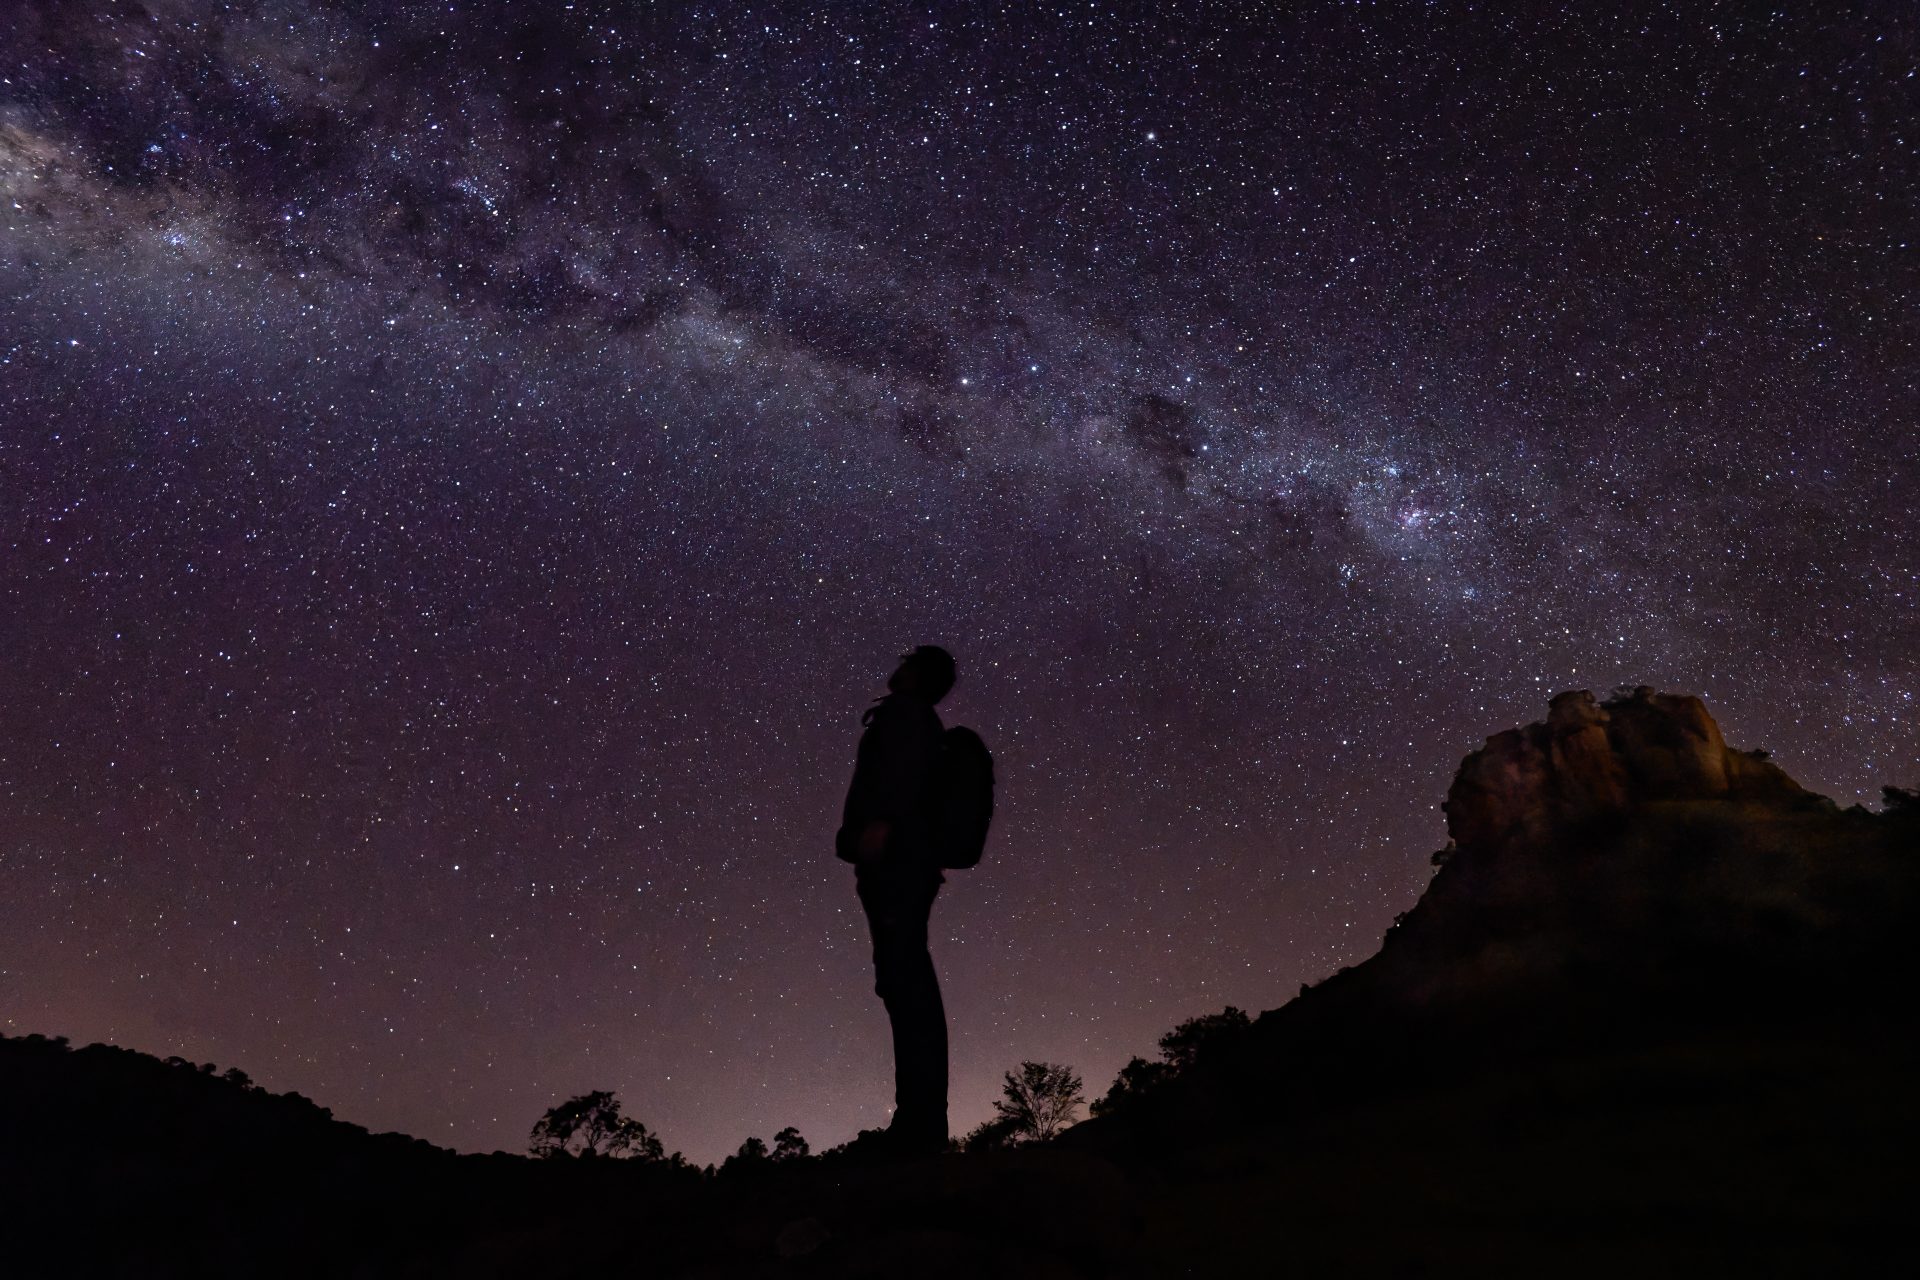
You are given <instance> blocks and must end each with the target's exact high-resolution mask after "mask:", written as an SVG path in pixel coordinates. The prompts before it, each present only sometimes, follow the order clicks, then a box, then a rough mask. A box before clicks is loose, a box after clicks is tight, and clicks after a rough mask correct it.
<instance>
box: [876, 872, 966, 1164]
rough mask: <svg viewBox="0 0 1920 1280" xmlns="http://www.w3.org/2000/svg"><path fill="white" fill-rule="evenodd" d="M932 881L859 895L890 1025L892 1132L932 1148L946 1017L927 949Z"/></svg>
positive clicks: (943, 1127) (937, 1138)
mask: <svg viewBox="0 0 1920 1280" xmlns="http://www.w3.org/2000/svg"><path fill="white" fill-rule="evenodd" d="M938 893H939V886H938V885H937V884H936V885H934V886H932V887H931V888H929V889H925V890H922V889H920V888H918V887H915V888H913V889H910V890H907V891H904V892H899V891H895V892H884V893H882V892H863V893H862V894H861V895H860V901H861V905H862V906H864V907H865V908H866V912H867V921H868V924H869V925H870V926H871V928H872V930H873V968H874V978H875V982H874V990H875V991H876V992H877V993H878V994H879V996H880V999H881V1001H882V1002H883V1003H884V1004H885V1005H886V1008H887V1018H888V1020H889V1021H890V1022H891V1023H892V1026H893V1070H894V1095H893V1102H894V1118H893V1124H892V1126H890V1128H891V1131H892V1132H894V1133H895V1134H896V1135H898V1136H900V1137H902V1138H904V1139H906V1140H908V1141H910V1142H912V1143H913V1144H915V1145H917V1146H924V1147H927V1148H937V1147H941V1146H944V1145H945V1144H946V1140H947V1014H946V1008H945V1006H944V1005H943V1003H942V1002H941V999H940V980H939V978H938V976H937V975H936V974H935V973H934V969H933V956H932V955H931V954H930V953H929V952H928V950H927V925H928V920H929V917H930V916H931V914H932V910H933V900H934V897H935V896H936V895H937V894H938Z"/></svg>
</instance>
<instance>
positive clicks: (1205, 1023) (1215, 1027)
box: [1091, 1005, 1253, 1116]
mask: <svg viewBox="0 0 1920 1280" xmlns="http://www.w3.org/2000/svg"><path fill="white" fill-rule="evenodd" d="M1252 1026H1253V1023H1252V1021H1251V1020H1249V1019H1248V1017H1247V1015H1246V1014H1245V1013H1242V1012H1241V1011H1240V1010H1238V1009H1236V1008H1234V1007H1233V1006H1232V1005H1228V1006H1227V1007H1226V1008H1225V1009H1222V1010H1221V1011H1220V1012H1219V1013H1209V1014H1204V1015H1202V1016H1200V1017H1198V1018H1189V1019H1187V1020H1186V1021H1185V1022H1183V1023H1181V1024H1180V1025H1179V1026H1177V1027H1175V1028H1174V1029H1173V1030H1171V1031H1169V1032H1167V1034H1165V1035H1163V1036H1161V1037H1160V1042H1159V1043H1160V1061H1158V1062H1149V1061H1147V1060H1146V1059H1145V1058H1134V1059H1131V1060H1130V1061H1129V1062H1128V1063H1127V1065H1126V1066H1124V1067H1122V1068H1120V1075H1119V1077H1118V1078H1117V1079H1115V1080H1114V1082H1113V1085H1112V1087H1111V1088H1109V1089H1108V1090H1107V1095H1106V1097H1104V1098H1101V1099H1100V1100H1098V1101H1097V1102H1095V1103H1094V1104H1093V1106H1092V1108H1091V1110H1092V1112H1093V1114H1094V1115H1097V1116H1104V1115H1111V1114H1112V1113H1113V1112H1115V1111H1116V1110H1119V1109H1120V1108H1121V1107H1124V1106H1126V1105H1128V1104H1129V1103H1132V1102H1135V1101H1138V1100H1139V1099H1140V1098H1142V1097H1145V1096H1146V1095H1147V1094H1149V1093H1151V1092H1153V1091H1154V1090H1155V1089H1158V1088H1160V1087H1161V1086H1162V1085H1164V1084H1166V1083H1167V1082H1168V1081H1169V1080H1172V1079H1174V1078H1175V1077H1176V1076H1178V1075H1180V1074H1181V1073H1182V1072H1184V1071H1186V1070H1187V1069H1189V1068H1190V1067H1192V1066H1193V1064H1194V1063H1195V1062H1197V1061H1199V1060H1200V1058H1201V1057H1203V1056H1207V1055H1211V1054H1213V1053H1215V1052H1217V1051H1218V1050H1219V1047H1220V1046H1221V1045H1223V1044H1229V1043H1231V1042H1232V1041H1234V1040H1237V1039H1239V1038H1240V1037H1241V1036H1244V1035H1245V1034H1246V1033H1247V1031H1248V1030H1249V1029H1250V1028H1251V1027H1252Z"/></svg>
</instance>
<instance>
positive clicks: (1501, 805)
mask: <svg viewBox="0 0 1920 1280" xmlns="http://www.w3.org/2000/svg"><path fill="white" fill-rule="evenodd" d="M1800 794H1802V792H1801V788H1800V786H1799V784H1798V783H1796V782H1794V781H1793V779H1791V778H1789V777H1788V776H1787V775H1786V774H1785V773H1783V772H1782V771H1781V770H1780V769H1779V768H1778V767H1777V766H1775V765H1772V764H1770V763H1768V762H1767V761H1766V760H1765V759H1764V757H1762V756H1761V755H1759V754H1758V753H1754V752H1746V751H1738V750H1733V749H1730V748H1729V747H1728V746H1727V744H1726V740H1725V739H1724V738H1723V737H1722V736H1721V734H1720V726H1719V725H1717V724H1715V723H1714V720H1713V717H1712V716H1710V715H1708V714H1707V708H1706V704H1705V703H1703V702H1701V701H1700V699H1698V698H1695V697H1691V696H1689V695H1686V694H1669V693H1656V692H1654V691H1653V690H1652V689H1649V688H1645V687H1644V686H1643V687H1641V688H1638V689H1635V690H1634V691H1633V693H1632V694H1631V695H1630V696H1628V697H1625V698H1616V699H1613V700H1612V701H1609V702H1606V703H1601V702H1599V701H1598V700H1597V699H1595V697H1594V696H1593V694H1592V693H1591V692H1588V691H1587V690H1584V689H1583V690H1577V691H1570V692H1567V693H1562V694H1560V695H1559V696H1557V697H1555V698H1554V699H1553V701H1552V703H1550V704H1549V707H1548V711H1547V718H1546V720H1545V721H1542V722H1537V723H1534V724H1530V725H1527V726H1526V727H1525V728H1521V729H1509V730H1507V731H1506V732H1504V733H1499V734H1495V735H1494V736H1493V737H1491V738H1489V739H1487V745H1486V746H1485V747H1483V748H1481V749H1480V750H1479V751H1476V752H1474V753H1473V754H1472V755H1470V756H1468V757H1467V758H1466V760H1465V761H1463V762H1462V763H1461V766H1460V772H1459V773H1458V774H1457V775H1456V776H1455V777H1454V781H1453V786H1452V788H1451V789H1450V790H1449V791H1448V793H1447V803H1446V810H1447V831H1448V834H1449V835H1451V836H1452V837H1453V841H1454V843H1455V844H1456V845H1458V846H1459V847H1461V848H1463V849H1464V848H1488V847H1492V846H1495V845H1497V844H1499V843H1501V842H1510V841H1516V840H1518V841H1529V842H1530V841H1533V840H1538V839H1541V838H1544V837H1546V836H1549V835H1550V834H1552V833H1553V832H1555V831H1556V830H1560V829H1563V828H1565V827H1568V826H1569V825H1571V824H1576V823H1579V822H1582V821H1586V820H1590V819H1592V818H1594V817H1597V816H1601V815H1604V814H1606V813H1609V812H1618V811H1621V810H1625V809H1626V808H1627V807H1628V806H1630V805H1633V804H1636V803H1642V802H1651V801H1663V800H1711V799H1766V798H1778V799H1787V798H1789V797H1793V796H1798V795H1800Z"/></svg>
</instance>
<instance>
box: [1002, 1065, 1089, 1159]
mask: <svg viewBox="0 0 1920 1280" xmlns="http://www.w3.org/2000/svg"><path fill="white" fill-rule="evenodd" d="M1080 1088H1081V1083H1080V1076H1079V1073H1078V1072H1076V1071H1074V1069H1073V1068H1072V1067H1063V1066H1061V1065H1059V1064H1058V1063H1054V1062H1023V1063H1021V1064H1020V1069H1019V1071H1017V1072H1014V1071H1009V1072H1007V1076H1006V1082H1005V1084H1004V1085H1003V1086H1002V1089H1001V1093H1002V1095H1003V1096H1002V1097H1001V1098H1000V1099H999V1100H997V1101H996V1102H995V1103H994V1104H993V1109H994V1110H995V1111H997V1112H999V1113H1000V1118H1001V1119H1002V1120H1004V1121H1005V1122H1006V1123H1007V1125H1008V1128H1009V1133H1010V1135H1012V1136H1015V1137H1018V1138H1020V1139H1023V1140H1026V1141H1031V1142H1045V1141H1046V1140H1047V1139H1049V1138H1052V1137H1055V1136H1056V1135H1058V1134H1059V1133H1060V1131H1061V1130H1063V1129H1065V1128H1066V1127H1067V1126H1068V1125H1070V1124H1072V1123H1073V1119H1074V1113H1075V1112H1076V1111H1078V1110H1079V1109H1080V1107H1081V1104H1083V1103H1084V1102H1086V1099H1085V1098H1084V1097H1082V1096H1081V1094H1080Z"/></svg>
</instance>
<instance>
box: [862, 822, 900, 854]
mask: <svg viewBox="0 0 1920 1280" xmlns="http://www.w3.org/2000/svg"><path fill="white" fill-rule="evenodd" d="M892 834H893V824H892V823H891V822H888V821H887V820H886V819H884V818H875V819H874V820H873V821H872V822H869V823H868V824H867V829H866V830H865V831H862V832H861V833H860V861H862V862H877V861H879V858H880V855H881V854H883V853H885V852H886V851H887V837H888V836H891V835H892Z"/></svg>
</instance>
